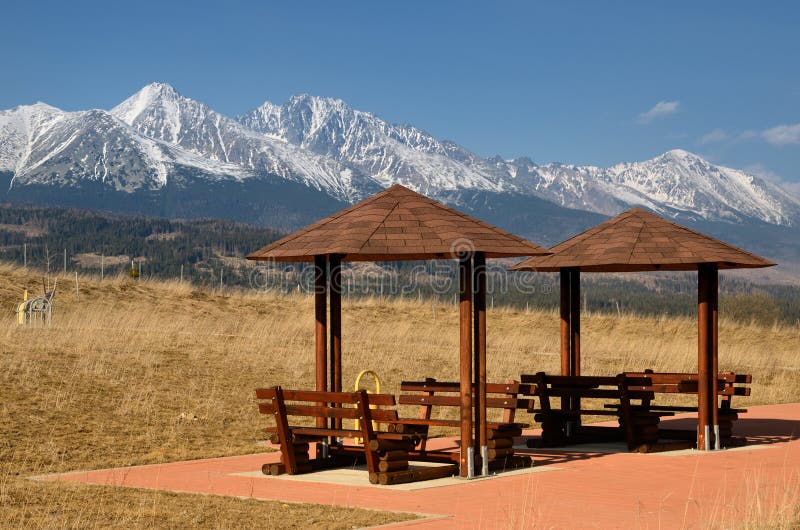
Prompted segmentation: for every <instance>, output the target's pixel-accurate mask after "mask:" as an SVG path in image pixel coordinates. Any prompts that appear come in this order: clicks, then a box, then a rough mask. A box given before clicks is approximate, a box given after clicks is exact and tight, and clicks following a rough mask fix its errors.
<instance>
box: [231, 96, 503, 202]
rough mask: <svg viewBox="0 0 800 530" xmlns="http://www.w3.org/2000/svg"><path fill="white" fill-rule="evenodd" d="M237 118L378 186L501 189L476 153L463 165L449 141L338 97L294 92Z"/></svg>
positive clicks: (433, 189)
mask: <svg viewBox="0 0 800 530" xmlns="http://www.w3.org/2000/svg"><path fill="white" fill-rule="evenodd" d="M238 120H239V122H240V123H242V124H243V125H245V126H247V127H248V128H250V129H254V130H256V131H259V132H261V133H264V134H265V135H268V136H269V137H279V138H283V139H285V140H286V141H288V142H291V143H293V144H296V145H299V146H302V147H304V148H306V149H309V150H311V151H314V152H315V153H319V154H320V155H324V156H327V157H331V158H333V159H335V160H337V161H339V162H341V163H343V164H346V165H349V166H350V167H353V168H356V169H358V170H360V171H362V172H363V173H365V174H367V175H371V176H372V177H373V178H374V179H375V180H377V181H378V182H379V183H380V184H381V185H382V186H390V185H392V184H397V183H400V184H404V185H406V186H409V187H412V188H414V189H416V190H418V191H420V192H422V193H427V194H435V193H436V192H438V191H442V190H456V189H482V190H490V191H502V190H503V182H502V179H501V175H495V174H494V173H493V172H492V171H491V168H489V167H488V165H486V164H485V162H484V161H482V159H480V158H479V157H476V158H475V160H473V161H472V163H470V164H464V163H463V162H462V161H461V160H458V159H457V158H455V157H451V156H450V153H451V152H452V151H454V149H453V145H454V144H447V143H445V142H440V141H439V140H437V139H435V138H434V137H432V136H431V135H429V134H427V133H425V132H424V131H421V130H419V129H417V128H416V127H413V126H410V125H390V124H388V123H386V122H385V121H383V120H381V119H379V118H378V117H377V116H375V115H374V114H370V113H368V112H362V111H359V110H355V109H353V108H352V107H350V106H348V105H347V104H346V103H344V102H343V101H342V100H339V99H333V98H320V97H315V96H309V95H307V94H303V95H299V96H293V97H291V98H290V99H289V100H288V101H287V102H286V103H285V104H284V105H281V106H277V105H274V104H272V103H270V102H266V103H264V104H263V105H261V106H260V107H258V108H256V109H254V110H252V111H250V112H248V113H247V114H245V115H243V116H240V117H239V118H238ZM483 166H486V167H483ZM487 169H488V170H487Z"/></svg>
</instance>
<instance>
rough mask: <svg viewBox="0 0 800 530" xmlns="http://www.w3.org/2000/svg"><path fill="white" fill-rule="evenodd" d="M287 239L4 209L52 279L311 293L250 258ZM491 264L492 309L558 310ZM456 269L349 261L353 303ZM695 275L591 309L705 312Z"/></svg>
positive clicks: (598, 299) (587, 296)
mask: <svg viewBox="0 0 800 530" xmlns="http://www.w3.org/2000/svg"><path fill="white" fill-rule="evenodd" d="M282 235H283V234H282V233H281V232H279V231H277V230H271V229H267V228H262V227H256V226H251V225H247V224H242V223H237V222H233V221H224V220H218V219H192V220H180V219H178V220H175V219H161V218H149V217H134V216H126V215H119V214H111V213H104V212H96V211H86V210H77V209H68V208H59V207H44V206H19V205H0V259H2V260H4V261H9V262H14V263H17V264H19V265H22V264H24V263H27V266H28V267H31V268H35V269H39V270H42V271H46V270H48V269H49V271H50V272H51V273H54V274H55V273H63V271H64V268H65V259H64V258H65V252H66V270H67V273H69V274H72V273H73V271H76V270H77V271H79V272H81V273H90V274H97V275H100V274H101V271H102V274H103V275H105V276H113V275H119V274H123V275H131V272H132V269H133V271H135V273H134V275H138V277H139V278H144V279H146V278H158V279H178V278H180V277H181V273H182V274H183V279H184V281H188V282H192V283H194V284H197V285H204V286H208V287H220V286H224V287H225V288H230V287H238V288H248V289H272V290H279V291H284V292H288V291H294V290H298V289H300V290H308V289H310V284H311V282H312V277H313V276H312V274H311V270H310V268H309V267H308V266H307V265H302V264H275V265H270V266H266V267H264V266H260V265H259V264H256V263H253V262H248V261H246V260H245V259H244V257H245V256H246V255H247V254H248V253H250V252H252V251H254V250H257V249H259V248H261V247H262V246H264V245H266V244H268V243H270V242H272V241H275V240H276V239H278V238H280V237H281V236H282ZM506 264H507V263H495V264H492V265H491V266H490V273H489V295H488V300H487V301H488V303H489V304H490V305H494V306H513V307H517V308H525V307H529V308H539V309H555V308H557V307H558V276H557V275H556V274H537V273H524V274H520V273H508V272H506V271H505V267H504V265H506ZM455 273H456V270H455V263H454V262H450V261H440V262H400V263H379V264H363V263H359V264H353V265H347V266H346V269H345V271H344V273H343V289H344V295H345V297H361V296H406V297H419V298H424V299H429V298H438V299H440V300H441V301H455V297H456V293H457V286H456V282H455V278H456V274H455ZM696 282H697V280H696V275H695V274H692V273H673V274H670V273H650V274H635V275H625V276H618V275H591V274H585V275H583V278H582V282H581V283H582V302H583V305H584V308H585V309H586V310H587V311H601V312H610V313H616V312H625V313H637V314H645V315H658V314H669V315H686V316H691V315H693V314H694V313H695V312H696V300H697V291H696V289H697V284H696ZM720 312H721V315H722V316H723V317H726V318H734V319H736V320H740V321H745V322H747V321H751V320H753V321H757V322H761V323H773V322H779V323H785V324H793V325H800V286H787V285H761V284H753V283H751V282H748V281H745V280H742V279H737V278H736V273H735V272H733V273H730V274H723V275H722V277H721V280H720Z"/></svg>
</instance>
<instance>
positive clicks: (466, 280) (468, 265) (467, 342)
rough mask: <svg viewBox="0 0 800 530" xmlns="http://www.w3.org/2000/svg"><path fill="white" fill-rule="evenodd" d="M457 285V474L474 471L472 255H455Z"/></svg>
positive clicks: (461, 253)
mask: <svg viewBox="0 0 800 530" xmlns="http://www.w3.org/2000/svg"><path fill="white" fill-rule="evenodd" d="M458 280H459V281H458V286H459V295H460V298H459V317H460V318H459V330H460V336H459V365H460V379H459V380H460V383H461V384H460V390H461V455H460V475H461V476H462V477H472V476H473V475H474V469H473V465H474V460H473V457H474V453H473V450H472V449H473V448H472V256H471V255H470V253H468V252H460V253H459V255H458Z"/></svg>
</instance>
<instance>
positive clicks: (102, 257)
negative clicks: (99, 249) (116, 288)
mask: <svg viewBox="0 0 800 530" xmlns="http://www.w3.org/2000/svg"><path fill="white" fill-rule="evenodd" d="M105 258H106V257H105V255H103V254H100V281H101V282H102V281H103V278H104V277H105V263H106V262H105Z"/></svg>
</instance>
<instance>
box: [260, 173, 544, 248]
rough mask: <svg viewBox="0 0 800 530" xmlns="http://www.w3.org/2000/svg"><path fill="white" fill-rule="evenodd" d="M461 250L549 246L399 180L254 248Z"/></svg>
mask: <svg viewBox="0 0 800 530" xmlns="http://www.w3.org/2000/svg"><path fill="white" fill-rule="evenodd" d="M458 250H465V251H474V252H482V253H484V255H485V256H486V257H518V256H535V255H543V254H547V253H548V252H549V251H548V250H547V249H545V248H543V247H540V246H539V245H536V244H535V243H532V242H530V241H527V240H525V239H523V238H521V237H519V236H516V235H514V234H511V233H509V232H506V231H505V230H501V229H499V228H496V227H494V226H492V225H490V224H488V223H485V222H483V221H480V220H478V219H475V218H473V217H471V216H469V215H467V214H465V213H463V212H459V211H458V210H455V209H453V208H450V207H448V206H446V205H444V204H442V203H440V202H437V201H434V200H433V199H430V198H428V197H425V196H423V195H421V194H419V193H417V192H415V191H412V190H410V189H408V188H406V187H404V186H402V185H400V184H395V185H394V186H391V187H389V188H387V189H385V190H383V191H381V192H379V193H377V194H375V195H373V196H372V197H369V198H367V199H365V200H363V201H361V202H359V203H357V204H354V205H352V206H349V207H347V208H345V209H344V210H342V211H340V212H337V213H335V214H333V215H331V216H328V217H326V218H325V219H322V220H320V221H317V222H315V223H313V224H311V225H309V226H307V227H305V228H302V229H300V230H298V231H296V232H294V233H292V234H290V235H288V236H286V237H284V238H282V239H280V240H278V241H275V242H274V243H271V244H269V245H267V246H265V247H264V248H262V249H260V250H257V251H256V252H253V253H252V254H250V255H249V256H247V257H248V259H252V260H262V261H269V260H274V261H312V260H313V259H314V256H317V255H339V256H341V258H342V259H343V260H344V261H396V260H416V259H442V258H452V257H455V256H453V252H455V251H458Z"/></svg>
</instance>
